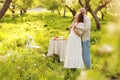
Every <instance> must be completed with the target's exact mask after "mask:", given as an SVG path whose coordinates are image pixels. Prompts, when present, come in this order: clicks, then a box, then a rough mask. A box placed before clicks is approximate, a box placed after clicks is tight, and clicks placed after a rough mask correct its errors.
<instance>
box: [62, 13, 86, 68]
mask: <svg viewBox="0 0 120 80" xmlns="http://www.w3.org/2000/svg"><path fill="white" fill-rule="evenodd" d="M83 18H84V17H83V15H82V14H81V13H80V14H78V15H77V16H75V20H74V22H73V23H72V26H71V28H70V34H69V37H68V42H67V46H66V53H65V63H64V67H65V68H79V69H83V68H84V64H83V58H82V45H81V37H80V36H81V35H82V34H83V32H82V31H80V30H78V29H79V26H84V24H83V20H84V19H83Z"/></svg>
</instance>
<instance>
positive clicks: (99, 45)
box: [0, 0, 120, 80]
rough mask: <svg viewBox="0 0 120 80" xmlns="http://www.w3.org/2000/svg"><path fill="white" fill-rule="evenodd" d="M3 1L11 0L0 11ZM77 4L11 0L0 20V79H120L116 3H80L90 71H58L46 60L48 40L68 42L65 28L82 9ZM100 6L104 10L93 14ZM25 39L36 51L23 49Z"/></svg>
mask: <svg viewBox="0 0 120 80" xmlns="http://www.w3.org/2000/svg"><path fill="white" fill-rule="evenodd" d="M6 1H10V0H0V9H1V10H2V7H3V6H4V5H3V4H4V2H6ZM80 1H81V0H78V1H77V0H48V1H47V0H12V1H11V2H10V5H9V7H8V9H7V11H6V12H5V14H4V15H3V16H2V17H1V19H0V80H120V36H119V35H120V27H119V25H120V15H119V8H120V1H119V0H96V1H94V0H90V3H88V4H87V5H91V7H90V8H89V6H86V5H85V3H87V2H85V1H87V0H83V5H84V6H85V7H86V8H88V15H89V16H90V18H91V20H92V29H91V41H90V43H91V46H90V51H91V59H92V69H90V70H82V71H81V70H76V71H75V72H73V71H72V70H69V69H68V70H67V69H64V68H63V63H62V62H60V61H59V57H56V56H52V57H48V56H46V55H47V53H48V43H49V40H50V39H51V38H52V37H54V36H64V37H65V38H66V39H67V37H68V30H67V28H68V27H69V26H70V24H71V22H72V20H73V16H74V15H75V14H74V13H78V12H79V9H80V8H81V6H80ZM109 1H110V2H109ZM7 3H8V2H7ZM106 3H107V4H106ZM102 4H106V6H104V7H103V8H102V9H101V10H99V11H98V12H97V13H95V12H94V11H95V10H96V9H97V8H98V7H99V6H101V5H102ZM89 9H92V11H93V12H94V14H95V15H96V16H97V18H98V19H99V23H100V26H98V25H96V22H97V21H95V20H96V19H95V18H94V17H93V15H92V14H91V13H92V12H91V11H89ZM70 10H71V11H70ZM0 15H1V11H0ZM28 36H33V38H34V41H35V43H36V45H38V46H41V48H38V49H29V48H26V43H27V40H28Z"/></svg>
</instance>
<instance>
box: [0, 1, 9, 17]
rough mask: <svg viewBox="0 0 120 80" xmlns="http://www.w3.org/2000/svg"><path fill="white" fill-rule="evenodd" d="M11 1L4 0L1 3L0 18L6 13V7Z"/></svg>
mask: <svg viewBox="0 0 120 80" xmlns="http://www.w3.org/2000/svg"><path fill="white" fill-rule="evenodd" d="M10 3H11V0H6V1H5V2H4V4H3V7H2V9H1V10H0V19H1V18H2V17H3V16H4V14H5V13H6V11H7V9H8V8H9V6H10Z"/></svg>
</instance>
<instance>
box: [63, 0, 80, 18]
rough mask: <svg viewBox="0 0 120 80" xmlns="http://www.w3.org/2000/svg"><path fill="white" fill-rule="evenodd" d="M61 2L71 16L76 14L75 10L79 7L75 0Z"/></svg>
mask: <svg viewBox="0 0 120 80" xmlns="http://www.w3.org/2000/svg"><path fill="white" fill-rule="evenodd" d="M63 4H64V6H65V7H66V8H67V9H68V10H69V11H70V12H71V13H72V16H73V17H74V16H75V15H76V11H77V10H78V9H79V7H80V6H79V4H78V1H77V0H66V1H65V0H63Z"/></svg>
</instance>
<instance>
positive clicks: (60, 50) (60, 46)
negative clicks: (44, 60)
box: [48, 39, 67, 62]
mask: <svg viewBox="0 0 120 80" xmlns="http://www.w3.org/2000/svg"><path fill="white" fill-rule="evenodd" d="M66 43H67V40H64V39H57V40H53V39H51V40H49V47H48V56H51V55H53V54H56V55H59V56H60V61H61V62H62V61H64V55H65V50H66Z"/></svg>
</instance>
